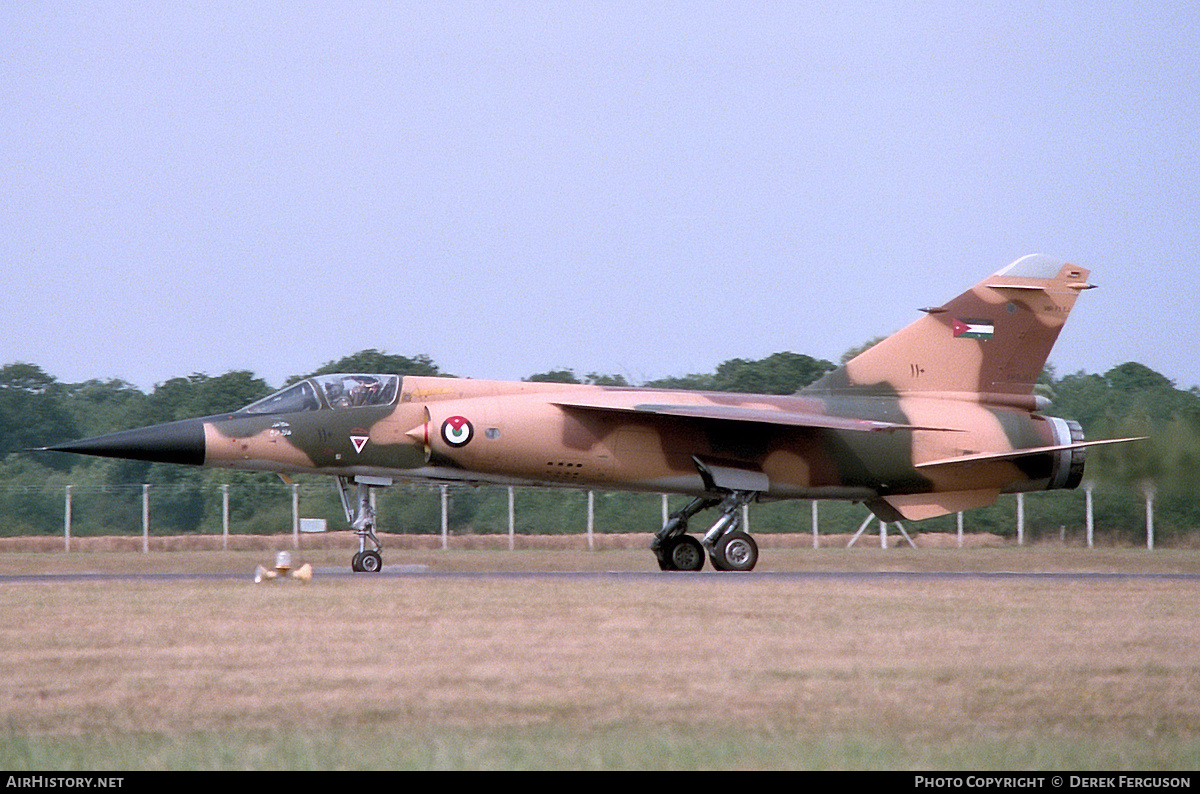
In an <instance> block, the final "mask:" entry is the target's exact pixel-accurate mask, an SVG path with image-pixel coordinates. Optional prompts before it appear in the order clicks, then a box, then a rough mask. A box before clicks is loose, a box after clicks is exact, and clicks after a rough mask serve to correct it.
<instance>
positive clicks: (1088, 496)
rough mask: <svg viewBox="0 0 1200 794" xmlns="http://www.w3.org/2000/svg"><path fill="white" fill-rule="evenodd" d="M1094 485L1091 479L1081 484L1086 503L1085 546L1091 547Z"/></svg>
mask: <svg viewBox="0 0 1200 794" xmlns="http://www.w3.org/2000/svg"><path fill="white" fill-rule="evenodd" d="M1094 486H1095V483H1093V482H1092V481H1091V480H1088V481H1087V482H1085V483H1084V484H1083V495H1084V502H1085V503H1086V505H1087V547H1088V548H1089V549H1090V548H1092V536H1093V533H1094V531H1095V527H1096V524H1095V521H1094V519H1093V517H1092V488H1093V487H1094Z"/></svg>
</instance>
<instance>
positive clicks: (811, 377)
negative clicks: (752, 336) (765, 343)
mask: <svg viewBox="0 0 1200 794" xmlns="http://www.w3.org/2000/svg"><path fill="white" fill-rule="evenodd" d="M831 369H833V364H831V363H830V362H828V361H825V360H823V359H815V358H812V357H810V356H806V355H803V354H800V353H787V352H785V353H773V354H771V355H769V356H767V357H766V358H763V359H759V360H757V361H750V360H747V359H744V358H735V359H731V360H729V361H725V362H723V363H721V364H719V365H718V366H717V371H716V372H715V373H714V374H712V375H687V376H685V377H681V378H663V379H661V380H657V381H651V382H650V383H647V384H646V385H647V386H650V387H653V388H659V389H697V390H700V391H726V392H748V393H751V394H795V393H796V392H797V391H799V390H800V389H802V388H804V387H805V386H807V385H808V384H810V383H812V382H813V381H815V380H816V379H817V378H819V377H821V376H822V375H823V374H825V373H826V372H828V371H829V370H831Z"/></svg>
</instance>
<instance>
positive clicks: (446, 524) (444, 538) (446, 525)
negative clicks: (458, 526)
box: [438, 485, 450, 551]
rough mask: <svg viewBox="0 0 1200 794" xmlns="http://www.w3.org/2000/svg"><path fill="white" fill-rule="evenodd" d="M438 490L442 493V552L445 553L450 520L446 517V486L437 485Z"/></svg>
mask: <svg viewBox="0 0 1200 794" xmlns="http://www.w3.org/2000/svg"><path fill="white" fill-rule="evenodd" d="M438 488H439V489H440V490H441V492H442V551H445V550H446V549H447V548H449V543H448V537H449V535H450V519H449V517H448V515H447V513H448V511H449V505H447V499H446V486H445V485H439V486H438Z"/></svg>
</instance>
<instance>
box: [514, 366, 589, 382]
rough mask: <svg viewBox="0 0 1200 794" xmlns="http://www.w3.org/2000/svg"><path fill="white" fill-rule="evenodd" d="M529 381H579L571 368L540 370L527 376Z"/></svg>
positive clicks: (526, 379)
mask: <svg viewBox="0 0 1200 794" xmlns="http://www.w3.org/2000/svg"><path fill="white" fill-rule="evenodd" d="M525 381H526V382H527V383H579V382H580V380H579V378H577V377H575V372H574V371H573V370H569V369H552V370H550V371H549V372H539V373H538V374H536V375H530V376H529V377H528V378H525Z"/></svg>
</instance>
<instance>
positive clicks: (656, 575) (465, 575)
mask: <svg viewBox="0 0 1200 794" xmlns="http://www.w3.org/2000/svg"><path fill="white" fill-rule="evenodd" d="M313 578H314V580H321V579H349V578H357V579H362V580H363V581H377V580H380V579H392V580H398V579H414V578H421V579H479V580H487V579H569V580H578V581H586V580H603V579H627V580H642V581H650V580H654V581H672V580H674V581H679V582H686V581H696V580H697V579H700V580H704V581H713V582H739V581H740V582H753V581H758V582H761V581H765V580H766V581H813V580H838V581H864V582H869V581H883V580H887V579H893V580H898V581H922V580H924V581H946V580H953V579H964V580H965V579H976V580H979V579H984V580H1003V579H1029V580H1059V581H1078V582H1088V581H1097V582H1099V581H1104V582H1108V581H1114V580H1122V579H1128V580H1134V581H1137V580H1143V581H1145V580H1175V581H1198V582H1200V573H1087V572H1078V573H1072V572H1067V573H1063V572H1038V571H912V572H910V571H753V572H750V573H727V572H718V571H701V572H698V573H683V572H663V571H431V570H429V569H428V568H427V567H426V566H423V565H409V566H402V565H398V566H393V567H392V568H385V569H384V570H382V571H379V572H376V573H353V572H351V571H350V570H348V569H341V568H317V569H315V570H314V571H313ZM128 581H143V582H153V581H163V582H181V581H245V582H250V583H253V582H254V574H253V572H251V571H248V572H246V573H244V574H242V573H170V572H164V573H41V574H4V575H0V585H3V584H19V583H22V582H46V583H50V582H58V583H63V582H128Z"/></svg>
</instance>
